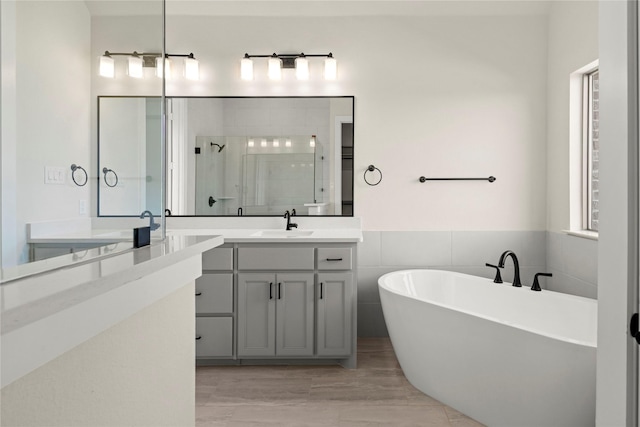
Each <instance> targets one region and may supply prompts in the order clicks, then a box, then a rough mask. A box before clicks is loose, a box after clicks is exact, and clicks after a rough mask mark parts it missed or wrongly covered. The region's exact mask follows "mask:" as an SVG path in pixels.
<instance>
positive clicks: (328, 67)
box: [324, 56, 338, 80]
mask: <svg viewBox="0 0 640 427" xmlns="http://www.w3.org/2000/svg"><path fill="white" fill-rule="evenodd" d="M337 76H338V63H337V62H336V59H335V58H334V57H332V56H330V57H328V58H327V59H325V60H324V79H325V80H335V79H336V77H337Z"/></svg>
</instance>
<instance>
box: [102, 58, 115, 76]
mask: <svg viewBox="0 0 640 427" xmlns="http://www.w3.org/2000/svg"><path fill="white" fill-rule="evenodd" d="M100 75H101V76H102V77H108V78H110V79H112V78H114V77H115V75H116V66H115V61H114V60H113V58H112V57H111V54H110V53H109V52H105V53H104V55H102V56H101V57H100Z"/></svg>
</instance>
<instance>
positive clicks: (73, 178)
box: [71, 163, 89, 187]
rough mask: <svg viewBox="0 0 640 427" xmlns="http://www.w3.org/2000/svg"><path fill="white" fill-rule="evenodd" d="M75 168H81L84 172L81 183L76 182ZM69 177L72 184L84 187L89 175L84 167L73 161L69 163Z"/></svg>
mask: <svg viewBox="0 0 640 427" xmlns="http://www.w3.org/2000/svg"><path fill="white" fill-rule="evenodd" d="M77 170H81V171H82V172H84V182H83V183H82V184H80V183H78V181H76V171H77ZM71 179H72V180H73V182H74V184H76V185H77V186H78V187H84V186H85V185H86V184H87V182H88V181H89V175H87V171H86V170H84V168H83V167H82V166H78V165H76V164H75V163H74V164H72V165H71Z"/></svg>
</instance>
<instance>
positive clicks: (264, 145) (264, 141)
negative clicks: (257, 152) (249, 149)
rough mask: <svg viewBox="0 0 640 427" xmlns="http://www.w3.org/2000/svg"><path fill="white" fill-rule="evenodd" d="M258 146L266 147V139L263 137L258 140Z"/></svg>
mask: <svg viewBox="0 0 640 427" xmlns="http://www.w3.org/2000/svg"><path fill="white" fill-rule="evenodd" d="M260 146H261V147H266V146H267V140H266V139H263V140H262V141H260Z"/></svg>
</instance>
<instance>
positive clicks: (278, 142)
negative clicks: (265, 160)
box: [273, 139, 280, 147]
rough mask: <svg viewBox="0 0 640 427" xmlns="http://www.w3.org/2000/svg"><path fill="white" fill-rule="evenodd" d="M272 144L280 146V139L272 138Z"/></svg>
mask: <svg viewBox="0 0 640 427" xmlns="http://www.w3.org/2000/svg"><path fill="white" fill-rule="evenodd" d="M273 146H274V147H280V140H278V139H274V140H273Z"/></svg>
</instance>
